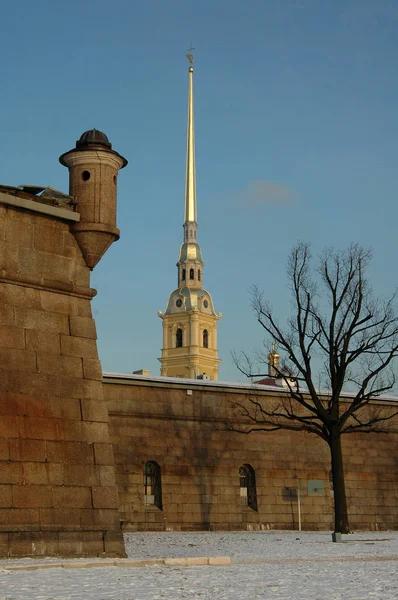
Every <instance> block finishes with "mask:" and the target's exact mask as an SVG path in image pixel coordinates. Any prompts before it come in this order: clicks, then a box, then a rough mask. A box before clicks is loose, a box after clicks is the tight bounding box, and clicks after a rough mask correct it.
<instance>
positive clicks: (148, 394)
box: [104, 374, 398, 531]
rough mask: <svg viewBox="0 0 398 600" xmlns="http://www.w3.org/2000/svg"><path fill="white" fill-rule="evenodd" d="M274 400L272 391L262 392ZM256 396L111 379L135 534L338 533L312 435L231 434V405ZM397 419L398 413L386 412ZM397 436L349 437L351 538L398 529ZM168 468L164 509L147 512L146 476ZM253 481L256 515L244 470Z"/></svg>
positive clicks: (127, 515)
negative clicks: (247, 497)
mask: <svg viewBox="0 0 398 600" xmlns="http://www.w3.org/2000/svg"><path fill="white" fill-rule="evenodd" d="M256 393H257V394H258V398H259V399H261V400H262V401H266V399H267V396H268V397H269V396H270V395H272V394H275V392H274V391H272V390H269V389H268V390H267V389H264V391H262V392H259V391H257V392H256ZM251 394H253V390H252V389H250V388H249V387H247V388H246V389H244V388H243V389H242V386H241V387H239V386H233V385H228V384H221V383H220V382H219V383H218V384H214V382H211V381H208V382H200V381H196V382H195V381H194V382H192V381H184V380H180V381H178V380H175V379H171V380H169V381H167V378H150V377H140V376H134V375H132V376H129V377H128V376H122V375H120V376H112V375H111V374H109V375H106V376H105V378H104V395H105V399H106V401H107V405H108V411H109V417H110V436H111V442H112V445H113V449H114V454H115V463H116V481H117V484H118V488H119V499H120V518H121V520H122V524H123V528H124V529H125V530H127V531H135V530H140V531H145V530H194V529H207V530H208V529H225V530H227V529H231V530H235V529H249V530H250V529H254V530H256V529H298V525H299V516H298V498H297V488H298V486H299V487H300V508H301V525H302V528H303V529H307V530H325V529H333V512H332V507H333V492H332V490H331V487H330V478H329V476H330V458H329V449H328V446H327V445H326V443H325V442H323V441H322V440H321V439H320V438H317V437H316V436H314V435H310V434H305V433H298V432H289V431H282V430H279V431H273V432H258V433H251V434H249V435H245V434H241V433H236V432H230V431H223V429H224V424H225V423H226V422H227V421H228V419H229V418H231V416H232V413H231V402H234V401H241V400H244V399H245V397H246V398H247V397H248V396H250V395H251ZM386 410H392V411H394V412H395V411H396V405H395V406H394V405H393V404H391V405H390V406H389V405H388V403H387V405H386ZM392 428H393V429H392V432H391V433H389V434H367V435H364V434H347V435H345V436H343V452H344V460H345V475H346V487H347V497H348V507H349V516H350V526H351V528H352V529H353V530H366V529H371V530H377V529H396V528H397V527H398V419H396V420H395V423H393V424H392ZM147 461H155V462H156V463H157V464H158V465H159V467H160V470H161V490H162V508H161V509H160V508H158V507H157V506H154V505H149V506H145V498H144V468H145V464H146V463H147ZM243 465H250V466H251V467H252V468H253V470H254V473H255V484H256V492H257V510H253V509H252V508H250V507H248V506H244V505H242V499H241V497H240V477H239V470H240V467H241V466H243Z"/></svg>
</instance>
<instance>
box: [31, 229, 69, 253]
mask: <svg viewBox="0 0 398 600" xmlns="http://www.w3.org/2000/svg"><path fill="white" fill-rule="evenodd" d="M33 247H34V249H35V250H39V251H41V252H49V253H51V254H61V253H62V247H63V231H60V230H56V229H55V228H54V227H53V224H52V223H51V224H47V223H46V224H40V223H36V224H35V227H34V232H33Z"/></svg>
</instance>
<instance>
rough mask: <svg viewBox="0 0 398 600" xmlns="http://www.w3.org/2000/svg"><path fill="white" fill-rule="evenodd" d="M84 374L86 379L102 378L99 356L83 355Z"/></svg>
mask: <svg viewBox="0 0 398 600" xmlns="http://www.w3.org/2000/svg"><path fill="white" fill-rule="evenodd" d="M83 376H84V378H85V379H102V368H101V363H100V361H99V360H98V359H97V358H84V357H83Z"/></svg>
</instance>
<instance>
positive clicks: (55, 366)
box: [37, 352, 83, 378]
mask: <svg viewBox="0 0 398 600" xmlns="http://www.w3.org/2000/svg"><path fill="white" fill-rule="evenodd" d="M37 371H38V373H60V374H61V373H62V376H63V377H78V378H82V377H83V363H82V359H81V358H78V357H76V356H59V355H57V354H50V353H43V352H38V353H37Z"/></svg>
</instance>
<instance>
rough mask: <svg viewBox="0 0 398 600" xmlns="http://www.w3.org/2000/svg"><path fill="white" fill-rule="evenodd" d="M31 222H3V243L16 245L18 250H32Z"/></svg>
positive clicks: (18, 220) (11, 220)
mask: <svg viewBox="0 0 398 600" xmlns="http://www.w3.org/2000/svg"><path fill="white" fill-rule="evenodd" d="M33 232H34V223H33V220H31V221H30V222H29V221H22V220H20V219H15V218H12V215H11V214H10V216H9V218H8V219H6V222H5V241H6V243H7V244H9V245H10V246H11V245H16V244H17V245H18V246H19V247H20V248H29V249H31V248H32V245H33Z"/></svg>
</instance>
